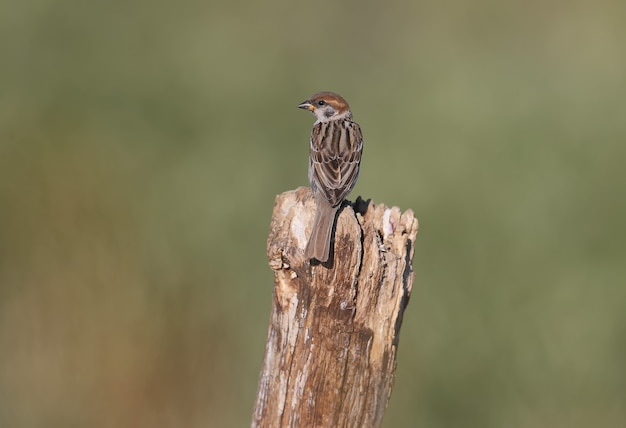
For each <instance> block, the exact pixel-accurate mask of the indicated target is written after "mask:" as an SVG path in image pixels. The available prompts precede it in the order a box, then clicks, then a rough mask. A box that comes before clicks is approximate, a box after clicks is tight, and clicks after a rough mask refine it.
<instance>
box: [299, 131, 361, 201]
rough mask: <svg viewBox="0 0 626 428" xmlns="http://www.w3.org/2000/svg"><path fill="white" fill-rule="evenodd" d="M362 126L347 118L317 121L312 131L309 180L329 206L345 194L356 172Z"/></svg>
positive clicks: (351, 184) (359, 161) (346, 194)
mask: <svg viewBox="0 0 626 428" xmlns="http://www.w3.org/2000/svg"><path fill="white" fill-rule="evenodd" d="M362 151H363V136H362V135H361V128H360V127H359V125H358V124H357V123H356V122H353V121H352V120H349V119H344V120H338V121H330V122H320V123H317V124H316V125H315V126H314V127H313V131H312V132H311V148H310V159H309V180H310V182H311V186H312V187H313V188H314V189H317V190H318V191H319V192H320V193H321V194H322V195H323V196H324V197H325V198H326V200H327V201H328V202H329V203H330V205H331V206H333V207H334V206H337V205H339V204H340V203H341V202H342V201H343V200H344V199H345V198H346V196H348V193H350V191H351V190H352V188H353V187H354V185H355V184H356V180H357V178H358V176H359V164H360V163H361V153H362Z"/></svg>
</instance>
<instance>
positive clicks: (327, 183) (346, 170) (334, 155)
mask: <svg viewBox="0 0 626 428" xmlns="http://www.w3.org/2000/svg"><path fill="white" fill-rule="evenodd" d="M298 108H301V109H304V110H308V111H310V112H311V113H313V115H315V118H316V121H315V123H314V124H313V129H312V130H311V139H310V147H309V182H310V183H311V189H312V191H313V199H314V201H315V206H316V213H315V219H314V221H313V229H312V231H311V237H310V238H309V241H308V243H307V245H306V248H305V250H304V256H305V257H306V258H307V259H309V260H311V259H316V260H318V261H319V262H322V263H325V262H327V261H328V259H329V257H330V246H331V238H332V237H331V234H332V230H333V226H334V223H335V217H336V214H337V211H338V210H339V208H340V206H341V203H342V202H343V201H344V200H345V198H346V196H348V193H350V191H351V190H352V188H353V187H354V185H355V184H356V181H357V178H358V177H359V169H360V165H361V154H362V152H363V135H362V133H361V127H360V126H359V124H358V123H356V122H355V121H354V119H353V117H352V111H351V110H350V106H349V105H348V102H347V101H346V100H345V99H344V98H343V97H342V96H341V95H339V94H336V93H334V92H318V93H316V94H315V95H313V96H311V98H309V99H308V100H306V101H304V102H302V103H300V104H299V105H298Z"/></svg>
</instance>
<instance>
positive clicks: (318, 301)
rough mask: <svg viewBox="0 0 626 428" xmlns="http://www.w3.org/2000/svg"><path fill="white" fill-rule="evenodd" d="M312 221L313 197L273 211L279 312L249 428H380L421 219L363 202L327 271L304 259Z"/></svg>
mask: <svg viewBox="0 0 626 428" xmlns="http://www.w3.org/2000/svg"><path fill="white" fill-rule="evenodd" d="M355 212H356V213H355ZM314 213H315V205H314V202H313V199H312V196H311V191H310V189H309V188H298V189H296V190H294V191H290V192H286V193H283V194H282V195H279V196H278V197H277V198H276V201H275V204H274V213H273V216H272V222H271V227H270V234H269V238H268V242H267V252H268V257H269V264H270V267H271V268H272V269H273V270H274V281H275V283H274V302H273V305H272V313H271V319H270V326H269V332H268V337H267V344H266V350H265V358H264V360H263V368H262V371H261V375H260V378H259V387H258V393H257V401H256V405H255V409H254V415H253V418H252V427H263V428H265V427H267V428H270V427H271V428H275V427H359V428H360V427H378V426H380V425H381V421H382V417H383V413H384V411H385V408H386V406H387V403H388V401H389V397H390V395H391V387H392V385H393V380H394V375H395V368H396V352H397V347H398V335H399V332H400V325H401V323H402V315H403V313H404V309H405V307H406V305H407V303H408V300H409V296H410V294H411V287H412V283H413V271H412V268H411V262H412V258H413V244H414V242H415V238H416V236H417V227H418V223H417V219H416V218H415V217H414V215H413V212H412V211H411V210H408V211H406V212H404V213H400V210H399V209H398V208H397V207H393V208H387V207H385V206H384V205H382V204H381V205H374V204H372V203H370V202H369V201H363V200H361V199H357V201H356V203H354V204H353V205H349V204H345V206H344V207H343V209H342V210H340V212H339V215H338V218H337V221H336V231H335V235H334V236H335V244H334V255H333V256H332V257H331V260H330V261H329V262H330V263H331V264H329V265H320V264H317V265H315V264H313V265H311V263H310V262H309V261H308V260H305V259H304V257H303V252H304V247H305V245H306V242H307V238H308V236H309V234H310V227H311V224H312V221H313V216H314ZM331 254H332V253H331Z"/></svg>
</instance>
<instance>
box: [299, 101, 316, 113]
mask: <svg viewBox="0 0 626 428" xmlns="http://www.w3.org/2000/svg"><path fill="white" fill-rule="evenodd" d="M298 108H301V109H304V110H308V111H313V110H315V106H314V105H313V104H311V103H310V102H309V101H305V102H303V103H302V104H300V105H299V106H298Z"/></svg>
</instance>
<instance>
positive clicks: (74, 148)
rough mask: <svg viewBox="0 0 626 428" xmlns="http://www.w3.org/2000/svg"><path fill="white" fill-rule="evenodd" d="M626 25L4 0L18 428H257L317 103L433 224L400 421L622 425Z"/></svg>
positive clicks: (426, 241) (0, 68)
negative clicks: (273, 252)
mask: <svg viewBox="0 0 626 428" xmlns="http://www.w3.org/2000/svg"><path fill="white" fill-rule="evenodd" d="M625 18H626V6H625V4H624V2H619V1H617V0H614V1H612V0H600V1H595V2H590V1H582V0H574V1H558V0H552V1H548V2H521V1H519V2H497V1H490V0H477V1H474V2H462V1H458V0H447V1H443V2H403V1H396V0H391V1H387V2H373V1H354V0H352V1H342V2H338V1H329V0H318V1H315V2H313V1H309V2H294V1H293V0H289V1H287V0H282V1H274V2H253V1H242V2H231V1H223V0H222V1H219V0H218V1H213V2H205V1H196V0H183V1H181V2H166V1H159V0H157V1H152V2H148V1H141V0H138V1H132V0H131V1H123V2H122V1H109V2H97V1H90V2H89V1H88V2H85V1H77V0H59V1H55V2H51V1H45V0H28V1H21V2H18V1H6V0H5V1H3V2H1V3H0V62H1V65H0V426H3V427H63V428H67V427H94V428H99V427H241V426H247V425H248V424H249V420H250V416H251V412H252V406H253V403H254V397H255V393H256V383H257V374H258V371H259V369H260V365H261V360H262V356H263V351H264V343H265V334H266V329H267V321H268V318H269V309H270V304H271V293H272V274H271V271H270V269H269V268H268V266H267V264H266V256H265V240H266V236H267V230H268V225H269V221H270V216H271V211H272V205H273V198H274V196H275V195H276V194H278V193H281V192H283V191H286V190H289V189H293V188H295V187H297V186H300V185H306V184H307V178H306V169H307V150H308V149H307V146H308V136H309V131H310V127H311V125H312V123H313V117H312V116H311V115H310V114H305V113H304V112H302V111H300V110H298V109H296V105H297V104H298V103H299V102H301V101H303V100H304V99H306V98H307V97H308V96H309V95H311V94H312V93H314V92H316V91H318V90H334V91H337V92H339V93H341V94H343V95H344V96H345V97H346V98H347V99H348V100H349V101H350V103H351V106H352V109H353V112H354V114H355V117H356V119H357V120H358V121H359V122H360V123H361V125H362V128H363V132H364V135H365V152H364V158H363V163H362V170H361V176H360V181H359V184H358V185H357V187H356V188H355V190H354V191H353V193H352V197H353V198H355V197H356V196H357V195H362V196H363V197H365V198H372V199H373V200H374V201H376V202H384V203H386V204H388V205H398V206H400V207H401V208H402V209H407V208H412V209H413V210H414V211H415V213H416V215H417V217H418V218H419V220H420V234H419V237H418V241H417V243H416V254H415V260H414V269H415V272H416V281H415V284H414V292H413V296H412V299H411V302H410V305H409V308H408V311H407V313H406V316H405V322H404V326H403V329H402V334H401V342H400V349H399V360H398V372H397V379H396V386H395V389H394V394H393V396H392V399H391V403H390V406H389V409H388V411H387V414H386V418H385V426H387V427H430V428H437V427H477V428H478V427H480V428H486V427H487V428H488V427H494V428H496V427H520V428H538V427H551V428H552V427H568V428H576V427H580V428H586V427H590V426H597V427H605V428H608V427H622V426H624V421H625V420H626V371H625V370H624V367H625V365H624V361H626V287H625V285H626V281H625V278H626V249H625V248H626V247H625V245H624V241H625V238H626V233H625V232H626V227H625V226H624V222H625V218H626V198H625V184H626V172H624V161H625V160H626V144H625V142H626V101H625V99H626V80H625V76H626V49H625V47H624V46H625V45H624V41H625V40H626V19H625Z"/></svg>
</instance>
